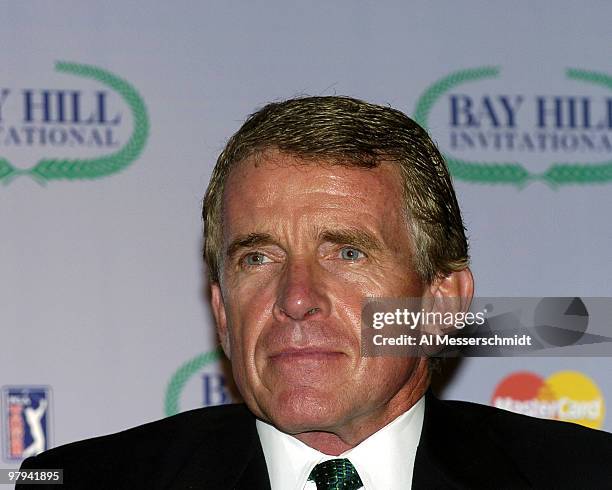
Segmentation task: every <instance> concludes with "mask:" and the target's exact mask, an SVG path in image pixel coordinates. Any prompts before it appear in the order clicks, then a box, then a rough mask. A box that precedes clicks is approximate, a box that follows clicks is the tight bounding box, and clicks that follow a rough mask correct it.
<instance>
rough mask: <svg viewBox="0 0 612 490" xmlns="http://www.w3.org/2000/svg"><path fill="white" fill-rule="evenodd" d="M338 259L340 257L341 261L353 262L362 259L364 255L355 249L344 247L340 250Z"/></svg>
mask: <svg viewBox="0 0 612 490" xmlns="http://www.w3.org/2000/svg"><path fill="white" fill-rule="evenodd" d="M340 257H342V259H343V260H351V261H355V260H359V259H362V258H364V257H365V254H364V253H363V252H362V251H361V250H359V249H357V248H353V247H344V248H343V249H342V250H340Z"/></svg>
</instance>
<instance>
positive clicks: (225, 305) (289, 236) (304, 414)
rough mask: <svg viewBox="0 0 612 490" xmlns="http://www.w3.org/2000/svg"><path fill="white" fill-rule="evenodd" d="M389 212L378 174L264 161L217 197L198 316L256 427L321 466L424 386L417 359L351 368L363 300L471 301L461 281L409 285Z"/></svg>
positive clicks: (384, 182)
mask: <svg viewBox="0 0 612 490" xmlns="http://www.w3.org/2000/svg"><path fill="white" fill-rule="evenodd" d="M402 209H403V204H402V191H401V184H400V179H399V172H398V170H397V169H396V168H395V167H394V166H392V165H391V164H388V163H383V164H381V165H379V166H378V167H376V168H374V169H363V168H357V167H344V166H338V165H330V164H325V163H324V162H321V164H315V163H313V162H307V163H305V162H303V161H301V160H299V159H297V158H295V157H293V156H289V155H286V154H282V153H279V152H267V153H265V154H264V155H263V156H261V157H259V158H258V159H257V160H254V159H251V160H247V161H245V162H243V163H241V164H240V165H239V166H238V167H236V168H234V169H233V170H232V172H231V174H230V176H229V179H228V182H227V185H226V190H225V194H224V209H223V226H224V244H223V246H224V249H223V261H222V265H221V281H220V284H213V285H212V306H213V312H214V315H215V318H216V321H217V327H218V332H219V336H220V339H221V343H222V346H223V348H224V350H225V352H226V354H227V355H228V357H229V358H230V359H231V361H232V369H233V374H234V377H235V380H236V383H237V386H238V388H239V390H240V392H241V394H242V396H243V398H244V400H245V402H246V403H247V405H248V406H249V408H250V409H251V411H252V412H253V413H254V414H255V415H256V416H257V417H259V418H261V419H262V420H265V421H268V422H270V423H272V424H273V425H275V426H276V427H277V428H279V429H280V430H282V431H284V432H286V433H290V434H294V435H295V437H297V438H298V439H300V440H302V441H303V442H305V443H306V444H308V445H310V446H312V447H315V448H317V449H319V450H321V451H323V452H326V453H328V454H340V453H341V452H343V451H345V450H347V449H349V448H351V447H354V446H355V445H357V444H358V443H359V442H361V441H362V440H363V439H365V438H366V437H368V436H369V435H371V434H372V433H374V432H376V431H377V430H378V429H380V428H381V427H383V426H384V425H386V424H387V423H389V422H390V421H392V420H393V419H394V418H396V417H397V416H399V415H400V414H401V413H403V412H404V411H406V410H407V409H408V408H410V407H411V406H412V405H413V404H414V403H415V402H416V401H417V400H418V399H419V398H420V397H421V396H422V394H423V393H424V391H425V390H426V388H427V384H428V378H429V377H428V372H427V362H426V360H425V359H423V358H397V357H362V356H361V353H360V328H361V326H360V325H361V317H360V314H361V307H362V300H363V298H366V297H406V296H412V297H414V296H417V297H420V296H423V298H424V301H425V302H428V303H429V304H430V305H433V304H435V303H436V302H437V301H438V300H439V299H444V297H445V296H450V295H455V296H459V295H461V294H466V293H467V292H469V293H470V295H471V290H469V289H470V287H471V282H470V281H471V274H470V273H469V271H468V270H466V271H467V272H464V273H456V274H453V275H451V276H449V278H446V279H444V280H441V281H437V282H436V284H433V285H427V284H424V283H423V282H422V281H421V280H420V279H419V277H418V275H417V274H416V273H415V271H414V266H413V256H412V249H413V247H412V244H411V236H410V232H409V230H410V228H409V226H408V224H407V221H406V218H405V216H404V213H403V212H402ZM468 276H469V277H468ZM468 279H469V280H468ZM466 281H467V282H470V284H468V285H466ZM466 287H467V288H468V290H469V291H468V290H466Z"/></svg>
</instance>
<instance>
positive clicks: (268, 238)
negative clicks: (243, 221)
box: [227, 233, 276, 258]
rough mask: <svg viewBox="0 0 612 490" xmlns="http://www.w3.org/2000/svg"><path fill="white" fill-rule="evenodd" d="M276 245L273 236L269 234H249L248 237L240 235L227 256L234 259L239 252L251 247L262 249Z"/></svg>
mask: <svg viewBox="0 0 612 490" xmlns="http://www.w3.org/2000/svg"><path fill="white" fill-rule="evenodd" d="M274 243H276V242H275V241H274V239H273V238H272V235H270V234H268V233H249V234H248V235H238V236H237V237H236V238H234V239H233V240H232V241H231V242H230V244H229V246H228V247H227V256H228V257H230V258H231V257H233V256H234V255H235V254H236V252H238V250H240V249H242V248H249V247H261V246H263V245H271V244H274Z"/></svg>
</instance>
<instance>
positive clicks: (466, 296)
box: [425, 267, 474, 334]
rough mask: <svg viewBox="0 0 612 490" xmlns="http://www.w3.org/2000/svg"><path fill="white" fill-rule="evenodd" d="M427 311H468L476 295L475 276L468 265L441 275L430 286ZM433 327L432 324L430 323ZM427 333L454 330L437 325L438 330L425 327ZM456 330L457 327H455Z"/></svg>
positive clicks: (441, 332)
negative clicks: (446, 274) (444, 275)
mask: <svg viewBox="0 0 612 490" xmlns="http://www.w3.org/2000/svg"><path fill="white" fill-rule="evenodd" d="M426 296H427V297H426V306H425V309H426V311H433V312H440V313H442V315H444V314H445V313H449V312H450V313H453V314H456V313H460V312H467V311H468V310H469V309H470V304H471V303H472V297H473V296H474V277H473V276H472V272H471V271H470V269H469V268H468V267H466V268H465V269H462V270H460V271H456V272H452V273H451V274H450V275H448V276H446V277H440V278H438V279H436V280H434V282H433V283H432V284H431V285H430V286H429V287H428V294H426ZM429 327H432V325H429ZM425 330H426V333H433V334H448V333H451V332H452V331H453V330H454V327H451V328H442V326H440V325H439V326H437V328H435V330H436V331H431V330H430V329H427V328H426V329H425ZM455 330H456V329H455Z"/></svg>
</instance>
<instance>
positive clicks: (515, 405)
mask: <svg viewBox="0 0 612 490" xmlns="http://www.w3.org/2000/svg"><path fill="white" fill-rule="evenodd" d="M490 403H491V405H493V406H494V407H497V408H502V409H504V410H509V411H511V412H516V413H521V414H523V415H531V416H532V417H540V418H545V419H553V420H563V421H565V422H573V423H576V424H580V425H584V426H586V427H591V428H593V429H600V428H601V427H602V425H603V421H604V415H605V406H604V405H605V404H604V399H603V396H602V394H601V391H600V390H599V388H598V387H597V385H596V384H595V383H594V382H593V380H592V379H591V378H589V377H588V376H585V375H584V374H582V373H579V372H577V371H559V372H557V373H554V374H552V375H551V376H549V377H548V378H543V377H541V376H539V375H537V374H535V373H531V372H529V371H520V372H516V373H513V374H511V375H509V376H506V377H505V378H504V379H503V380H502V381H501V382H500V383H499V384H498V385H497V387H496V388H495V392H494V393H493V396H492V398H491V402H490Z"/></svg>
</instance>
